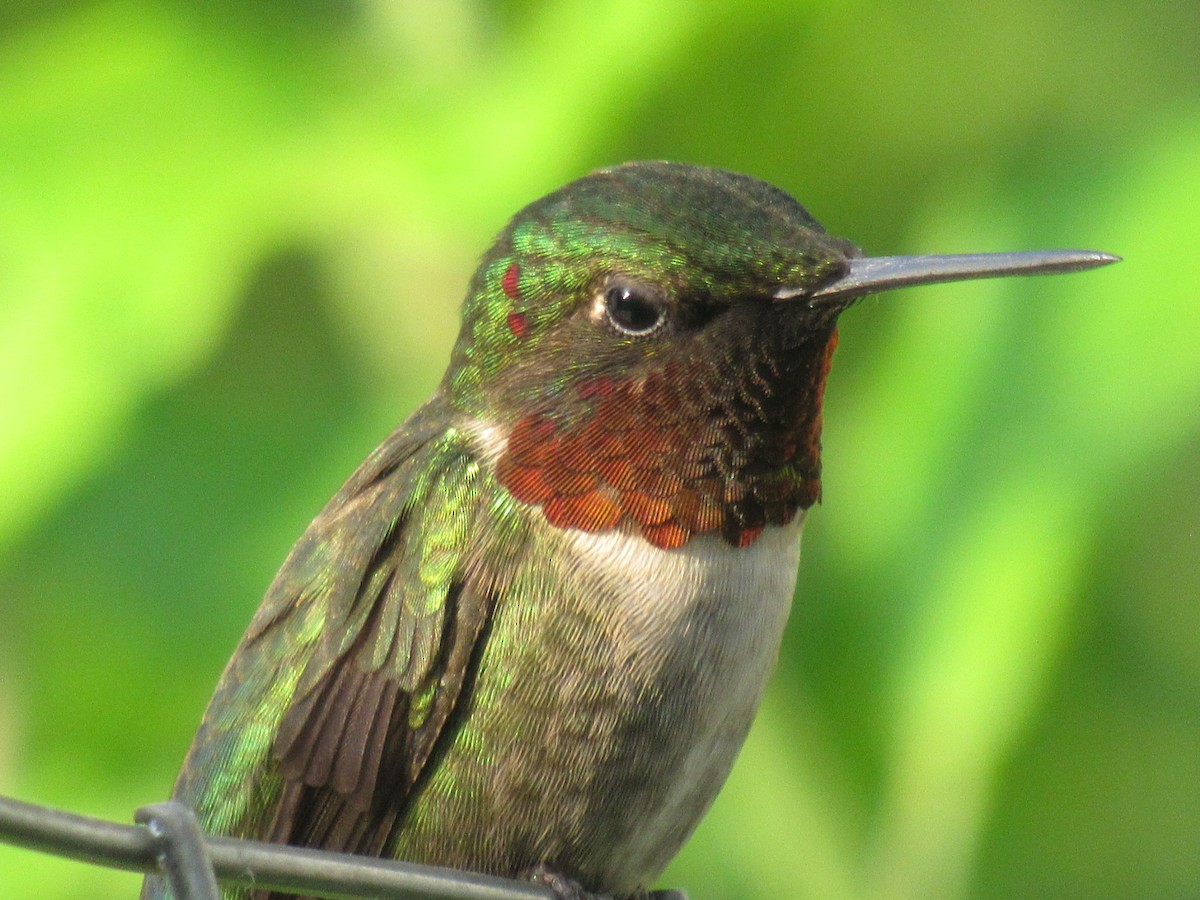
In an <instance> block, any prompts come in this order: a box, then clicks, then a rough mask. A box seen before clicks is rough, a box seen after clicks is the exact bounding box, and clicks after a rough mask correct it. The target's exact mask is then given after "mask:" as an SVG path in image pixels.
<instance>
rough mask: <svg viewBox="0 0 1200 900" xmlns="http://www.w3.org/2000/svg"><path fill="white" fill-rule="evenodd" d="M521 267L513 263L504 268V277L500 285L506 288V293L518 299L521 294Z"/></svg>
mask: <svg viewBox="0 0 1200 900" xmlns="http://www.w3.org/2000/svg"><path fill="white" fill-rule="evenodd" d="M520 281H521V267H520V266H518V265H517V264H516V263H513V264H512V265H511V266H509V267H508V268H507V269H505V270H504V277H503V278H502V279H500V287H501V288H503V289H504V293H506V294H508V296H510V297H512V298H513V299H514V300H516V299H517V298H518V297H520V296H521V284H520Z"/></svg>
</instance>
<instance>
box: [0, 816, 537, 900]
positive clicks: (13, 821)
mask: <svg viewBox="0 0 1200 900" xmlns="http://www.w3.org/2000/svg"><path fill="white" fill-rule="evenodd" d="M180 809H183V808H182V807H179V805H178V804H172V803H167V804H158V805H156V806H152V807H146V808H145V810H144V811H141V812H139V820H140V821H143V822H145V823H146V825H144V826H143V825H120V824H117V823H115V822H107V821H105V820H103V819H93V818H90V817H88V816H79V815H75V814H74V813H68V812H63V811H62V810H57V809H51V808H49V807H45V806H37V805H35V804H32V803H24V802H22V801H20V800H14V799H12V798H9V797H3V796H0V841H2V842H4V843H9V844H15V845H16V846H19V847H26V848H28V849H30V850H40V851H41V852H43V853H51V854H54V855H56V856H63V857H67V858H69V859H76V860H80V861H82V862H88V863H92V864H94V865H99V866H106V867H108V868H113V869H126V870H129V871H135V872H153V873H160V874H162V873H163V872H164V869H165V870H166V872H167V874H168V877H171V878H172V884H176V883H179V882H177V881H176V880H175V877H174V874H173V873H171V872H170V867H171V866H172V865H174V866H177V867H178V868H180V869H182V870H184V871H183V874H182V875H181V876H180V877H181V878H182V879H183V882H182V883H184V884H185V885H186V884H190V883H191V882H189V881H188V879H189V878H198V879H199V880H200V884H201V885H202V883H203V878H202V876H201V875H200V874H199V873H198V869H201V868H203V869H211V871H212V872H215V873H216V877H217V878H218V879H219V880H220V881H222V882H224V883H226V884H231V885H238V886H241V887H255V888H270V889H273V890H278V891H285V892H290V893H298V894H306V895H309V896H313V897H326V898H331V900H341V898H362V897H374V898H381V900H382V898H387V900H554V897H555V895H554V892H553V891H551V890H550V888H548V887H543V886H541V885H535V884H530V883H528V882H523V881H514V880H511V879H507V878H496V877H493V876H490V875H476V874H474V873H471V872H460V871H457V870H455V869H441V868H437V867H435V866H421V865H417V864H415V863H405V862H397V861H393V860H382V859H372V858H369V857H362V856H353V855H350V854H346V853H329V852H326V851H323V850H306V849H303V848H299V847H284V846H281V845H279V844H265V843H261V842H259V841H243V840H237V839H234V838H215V837H209V836H207V835H203V834H201V833H200V832H199V831H198V829H197V830H196V832H195V836H194V837H193V838H189V836H188V835H189V832H190V826H189V825H188V824H187V822H186V821H184V822H181V821H179V819H178V818H177V816H178V811H179V810H180ZM188 816H190V813H189V814H188ZM192 821H193V822H194V819H193V820H192ZM180 844H182V853H183V857H182V858H181V857H180V856H179V853H180V850H179V849H178V848H179V846H180ZM194 851H198V853H199V854H201V855H202V856H203V857H204V858H206V860H207V865H205V864H204V863H203V862H197V861H196V859H194V858H189V857H188V854H189V853H192V852H194ZM166 857H170V859H169V860H168V859H167V858H166ZM185 890H193V888H190V887H185ZM194 890H195V891H197V893H192V894H182V893H181V894H178V895H177V896H178V900H204V898H205V897H206V896H209V895H207V894H205V893H204V891H205V889H204V888H203V886H200V887H197V888H194Z"/></svg>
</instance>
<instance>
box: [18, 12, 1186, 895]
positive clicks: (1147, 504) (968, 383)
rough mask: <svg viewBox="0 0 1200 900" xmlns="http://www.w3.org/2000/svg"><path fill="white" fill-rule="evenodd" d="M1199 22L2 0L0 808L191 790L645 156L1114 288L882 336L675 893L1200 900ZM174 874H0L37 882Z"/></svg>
mask: <svg viewBox="0 0 1200 900" xmlns="http://www.w3.org/2000/svg"><path fill="white" fill-rule="evenodd" d="M1197 47H1200V5H1197V4H1195V3H1177V4H1166V3H1160V4H1149V5H1148V4H1145V3H1143V2H1140V0H1124V2H1121V0H1116V2H1097V3H1092V4H1083V3H1080V2H1078V0H1036V2H1035V0H1024V2H1020V0H1018V2H1012V3H1002V4H996V5H990V4H943V3H936V2H928V0H925V2H921V0H918V2H914V3H908V4H890V3H886V2H882V0H875V2H872V0H864V2H859V3H850V2H822V3H817V2H811V3H801V2H794V3H780V2H766V0H762V2H745V0H743V2H739V3H736V4H733V3H730V4H719V3H703V4H693V3H684V2H682V0H678V2H646V0H613V2H536V3H535V2H507V3H486V2H482V0H478V2H472V0H449V2H439V3H417V2H395V3H390V2H382V0H376V2H370V0H362V2H349V0H346V2H335V0H303V2H295V0H293V2H287V3H285V2H281V0H272V2H261V3H257V4H241V3H232V2H195V0H188V2H184V0H170V2H158V3H149V2H144V3H137V2H127V3H115V2H70V0H58V2H49V3H48V2H28V0H27V2H19V0H18V2H11V0H10V2H7V3H3V4H0V792H2V793H6V794H11V795H16V796H19V797H21V798H23V799H27V800H31V801H37V802H43V803H48V804H53V805H57V806H62V807H67V808H70V809H72V810H76V811H79V812H85V813H90V814H95V815H101V816H107V817H111V818H115V819H119V820H124V821H129V819H130V817H131V813H132V810H133V808H134V807H135V806H137V805H139V804H142V803H146V802H151V801H155V800H159V799H162V798H164V797H165V796H166V794H167V792H168V790H169V788H170V784H171V782H172V779H173V777H174V773H175V770H176V767H177V766H178V763H179V761H180V759H181V757H182V754H183V752H184V749H185V747H186V746H187V743H188V741H189V739H190V736H191V733H192V730H193V729H194V727H195V725H196V723H197V721H198V719H199V716H200V713H201V711H202V709H203V706H204V704H205V702H206V699H207V697H208V694H209V691H210V690H211V688H212V685H213V683H214V681H215V679H216V677H217V674H218V673H219V671H220V669H221V667H222V665H223V664H224V662H225V659H226V658H227V656H228V654H229V652H230V651H231V650H232V648H233V646H234V644H235V643H236V641H237V638H238V636H239V635H240V633H241V631H242V629H243V628H244V626H245V624H246V623H247V621H248V620H249V617H250V614H251V612H252V610H253V609H254V607H255V606H256V605H257V600H258V598H259V596H260V595H261V592H262V590H263V589H264V587H265V586H266V584H267V582H268V581H269V579H270V577H271V575H272V574H273V572H274V569H275V567H276V566H277V565H278V564H279V562H280V561H281V560H282V559H283V556H284V555H285V553H286V552H287V550H288V548H289V546H290V544H291V542H292V541H293V540H294V539H295V538H296V537H297V536H298V535H299V534H300V532H301V530H302V529H303V527H304V526H305V524H306V523H307V521H308V519H309V518H310V517H311V516H312V515H313V514H314V513H315V512H316V511H317V510H318V509H319V508H320V507H321V506H322V505H323V503H324V501H325V500H326V498H327V497H328V496H329V495H331V494H332V493H333V491H334V490H335V489H336V488H337V487H338V485H339V484H340V482H341V480H342V479H343V478H344V477H345V476H346V475H348V474H349V473H350V472H351V470H352V469H353V468H354V467H355V465H356V464H357V463H358V462H359V460H360V459H361V458H362V457H363V456H365V455H366V453H367V452H368V451H369V450H370V449H371V448H372V447H373V446H374V445H375V443H377V442H378V441H379V440H380V439H382V437H383V436H384V435H385V434H386V433H387V432H388V431H389V430H390V428H391V427H392V426H393V425H395V424H396V423H398V422H399V421H400V420H402V419H403V418H404V417H405V416H406V415H407V414H408V413H409V412H410V411H411V410H412V409H413V408H414V407H415V406H416V405H417V404H418V403H419V402H421V401H422V400H423V399H424V398H425V397H426V396H427V395H428V394H429V393H430V391H431V390H432V389H433V387H434V385H435V384H436V383H437V380H438V378H439V377H440V373H441V370H442V368H443V367H444V365H445V362H446V360H447V358H448V353H449V348H450V344H451V342H452V340H453V338H454V335H455V333H456V310H457V306H458V303H459V301H460V299H461V297H462V292H463V289H464V286H465V284H466V281H467V278H468V276H469V274H470V272H471V269H472V267H473V262H474V260H475V259H476V258H477V257H478V255H479V254H480V253H481V252H482V251H483V249H484V248H485V247H486V245H487V243H488V241H489V240H490V238H491V236H492V235H493V234H494V233H495V232H496V231H498V230H499V229H500V228H501V227H502V226H503V224H504V222H505V220H506V218H507V216H508V215H509V214H511V213H512V212H513V211H515V210H516V209H517V208H518V207H520V206H521V205H523V204H524V203H526V202H528V201H529V200H532V199H533V198H535V197H537V196H539V195H541V194H542V193H544V192H546V191H548V190H550V189H552V188H554V187H556V186H557V185H559V184H560V183H561V182H563V181H566V180H568V179H570V178H573V177H576V176H578V175H581V174H583V173H584V172H586V171H588V170H590V169H592V168H594V167H596V166H600V165H604V164H609V163H613V162H618V161H621V160H626V159H636V158H656V157H661V158H671V159H678V160H684V161H691V162H701V163H707V164H712V165H720V166H724V167H727V168H731V169H735V170H739V171H744V172H748V173H751V174H754V175H757V176H759V177H762V178H765V179H767V180H770V181H772V182H774V183H776V184H778V185H780V186H782V187H783V188H785V189H787V190H789V191H790V192H792V193H794V194H795V195H796V196H798V197H799V198H800V199H801V200H802V201H803V202H805V203H806V204H807V205H808V207H809V208H810V210H811V211H812V212H813V213H814V214H815V215H816V216H817V217H818V218H819V219H820V220H821V221H822V222H824V223H825V225H826V226H827V227H828V228H829V229H830V230H831V231H834V232H836V233H839V234H843V235H846V236H848V237H851V238H852V239H854V240H855V241H856V242H858V243H859V244H861V245H862V246H863V247H865V248H866V249H867V250H868V251H871V252H874V253H878V254H887V253H914V252H922V251H943V252H951V251H967V250H999V249H1025V248H1035V247H1088V248H1094V249H1101V250H1108V251H1112V252H1115V253H1120V254H1123V255H1124V256H1125V257H1126V260H1125V262H1124V263H1122V264H1121V265H1119V266H1116V267H1113V268H1110V269H1106V270H1102V271H1099V272H1093V273H1088V274H1083V275H1075V276H1070V277H1062V278H1046V279H1034V280H1019V279H1018V280H1009V281H1003V282H987V283H977V284H971V285H962V286H956V287H936V288H928V289H922V290H912V291H907V292H904V293H903V294H896V295H888V296H885V297H883V298H881V299H872V300H870V301H867V302H865V303H863V304H861V305H860V307H859V308H857V309H855V310H853V311H852V312H851V313H849V314H848V315H847V316H846V317H845V318H844V320H843V328H842V349H841V350H840V351H839V353H838V359H837V363H836V365H835V367H834V373H833V376H832V379H831V382H830V386H829V392H828V397H827V404H826V432H825V460H826V463H825V479H824V485H825V500H824V505H823V506H822V507H821V508H820V509H819V510H816V511H815V512H814V513H813V515H812V516H811V517H810V519H809V525H808V530H807V536H806V545H805V558H804V561H803V564H802V567H801V573H800V587H799V602H798V603H797V606H796V608H795V612H794V615H793V617H792V621H791V624H790V626H789V631H788V636H787V642H786V645H785V647H784V650H783V654H782V658H781V663H780V667H779V671H778V673H777V676H776V678H775V680H774V682H773V685H772V688H771V691H770V694H769V696H768V698H767V700H766V702H765V705H764V708H763V711H762V714H761V716H760V719H759V721H758V723H757V725H756V727H755V730H754V732H753V734H752V736H751V738H750V741H749V743H748V745H747V747H746V750H745V752H744V754H743V756H742V758H741V760H740V761H739V764H738V766H737V768H736V770H735V772H734V774H733V777H732V778H731V780H730V782H729V784H728V786H727V788H726V790H725V792H724V793H723V794H722V795H721V797H720V799H719V800H718V801H717V804H716V806H715V807H714V809H713V811H712V813H711V814H710V815H709V816H708V818H707V819H706V820H705V822H704V823H703V824H702V825H701V827H700V829H699V831H698V832H697V834H696V836H695V838H694V840H693V841H692V842H691V844H690V845H689V846H688V847H687V849H686V850H685V851H684V853H683V854H682V855H681V857H680V858H679V860H678V861H677V862H676V863H675V865H674V866H673V867H672V869H671V870H670V871H669V872H668V873H667V875H666V876H665V878H664V883H665V884H670V885H679V886H685V887H687V888H688V889H689V890H690V891H691V892H692V896H693V897H694V898H696V900H705V898H752V897H761V898H780V897H788V898H790V897H798V898H808V897H812V898H847V900H849V898H862V900H866V898H895V900H906V898H914V900H915V898H946V900H950V898H981V900H982V898H1002V897H1004V898H1007V897H1034V896H1054V897H1091V898H1108V897H1112V898H1118V897H1121V898H1123V897H1135V896H1136V897H1184V896H1191V897H1200V602H1198V601H1200V564H1198V561H1200V537H1198V533H1200V463H1198V461H1200V302H1197V300H1198V298H1197V285H1198V284H1200V253H1198V252H1197V251H1196V248H1195V241H1196V236H1197V234H1200V90H1198V88H1200V65H1197ZM136 884H137V878H136V877H135V876H133V875H130V874H126V873H117V872H111V871H107V870H101V869H96V868H92V867H88V866H84V865H82V864H79V863H74V862H67V861H63V860H58V859H55V858H52V857H48V856H42V855H38V854H34V853H30V852H27V851H23V850H17V849H14V848H11V847H0V893H2V894H3V896H4V897H6V898H18V900H23V898H82V897H88V898H104V897H129V896H132V895H133V894H134V892H135V891H136Z"/></svg>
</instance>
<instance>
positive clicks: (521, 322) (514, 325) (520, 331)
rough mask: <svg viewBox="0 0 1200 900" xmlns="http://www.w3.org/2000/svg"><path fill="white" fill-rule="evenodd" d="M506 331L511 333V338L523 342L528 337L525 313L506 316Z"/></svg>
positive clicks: (513, 313)
mask: <svg viewBox="0 0 1200 900" xmlns="http://www.w3.org/2000/svg"><path fill="white" fill-rule="evenodd" d="M508 330H509V331H511V332H512V333H513V337H515V338H517V339H518V340H522V341H523V340H525V338H526V337H527V336H528V335H529V320H528V319H526V318H525V313H519V312H511V313H509V314H508Z"/></svg>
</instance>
